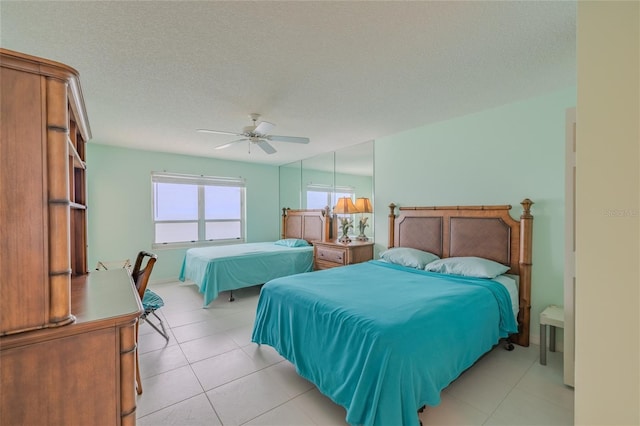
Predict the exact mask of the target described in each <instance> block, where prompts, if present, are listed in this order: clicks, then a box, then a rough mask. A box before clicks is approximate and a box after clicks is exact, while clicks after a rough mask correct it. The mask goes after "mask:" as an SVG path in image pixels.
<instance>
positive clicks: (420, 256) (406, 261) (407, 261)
mask: <svg viewBox="0 0 640 426" xmlns="http://www.w3.org/2000/svg"><path fill="white" fill-rule="evenodd" d="M380 257H381V258H382V259H384V260H386V261H387V262H389V263H395V264H396V265H402V266H407V267H409V268H418V269H424V267H425V265H427V264H428V263H429V262H433V261H434V260H437V259H440V258H439V257H438V256H436V255H435V254H433V253H429V252H428V251H422V250H418V249H414V248H410V247H394V248H390V249H389V250H386V251H384V252H382V253H381V254H380Z"/></svg>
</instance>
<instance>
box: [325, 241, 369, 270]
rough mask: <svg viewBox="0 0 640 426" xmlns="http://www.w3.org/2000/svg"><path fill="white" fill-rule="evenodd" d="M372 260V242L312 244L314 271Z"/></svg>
mask: <svg viewBox="0 0 640 426" xmlns="http://www.w3.org/2000/svg"><path fill="white" fill-rule="evenodd" d="M371 259H373V241H356V240H354V241H352V242H350V243H348V244H343V243H339V242H337V241H335V240H334V241H328V242H316V243H313V261H314V262H313V263H314V269H316V270H318V269H329V268H335V267H336V266H344V265H352V264H354V263H360V262H366V261H367V260H371Z"/></svg>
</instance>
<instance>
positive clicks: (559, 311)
mask: <svg viewBox="0 0 640 426" xmlns="http://www.w3.org/2000/svg"><path fill="white" fill-rule="evenodd" d="M547 325H548V326H549V351H551V352H555V351H556V327H560V328H564V309H563V308H562V306H556V305H550V306H547V308H546V309H545V310H544V311H542V312H541V313H540V364H541V365H547Z"/></svg>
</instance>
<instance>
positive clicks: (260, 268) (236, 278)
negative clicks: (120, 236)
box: [179, 242, 313, 306]
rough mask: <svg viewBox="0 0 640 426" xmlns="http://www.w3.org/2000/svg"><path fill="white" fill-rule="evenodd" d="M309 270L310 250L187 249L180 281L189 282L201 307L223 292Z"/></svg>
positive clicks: (269, 245)
mask: <svg viewBox="0 0 640 426" xmlns="http://www.w3.org/2000/svg"><path fill="white" fill-rule="evenodd" d="M312 269H313V247H312V246H310V245H309V246H304V247H286V246H282V245H277V244H275V243H274V242H263V243H245V244H235V245H225V246H213V247H201V248H192V249H189V250H187V252H186V253H185V256H184V260H183V261H182V268H181V269H180V276H179V279H180V281H185V280H186V279H189V280H192V281H193V282H195V283H196V285H197V286H198V288H199V289H200V293H202V294H203V295H204V305H205V306H207V305H208V304H209V303H211V302H212V301H213V300H214V299H215V298H216V297H218V293H220V292H221V291H226V290H237V289H239V288H244V287H249V286H254V285H258V284H263V283H266V282H267V281H269V280H272V279H274V278H279V277H284V276H287V275H293V274H299V273H302V272H309V271H311V270H312Z"/></svg>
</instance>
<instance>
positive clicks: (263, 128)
mask: <svg viewBox="0 0 640 426" xmlns="http://www.w3.org/2000/svg"><path fill="white" fill-rule="evenodd" d="M249 118H250V119H251V121H253V124H252V125H251V126H246V127H245V128H244V129H242V132H241V133H235V132H225V131H221V130H209V129H196V131H198V132H202V133H215V134H219V135H232V136H241V137H242V138H241V139H237V140H235V141H231V142H229V143H225V144H223V145H218V146H216V147H215V149H223V148H227V147H229V146H231V145H233V144H234V143H236V142H243V141H249V152H251V144H255V145H258V146H259V147H260V148H262V150H263V151H264V152H266V153H267V154H273V153H274V152H276V149H275V148H274V147H273V146H271V144H269V141H277V142H293V143H309V138H301V137H295V136H277V135H270V134H269V132H270V131H271V129H273V128H274V127H275V124H273V123H269V122H268V121H261V122H260V123H259V124H256V122H257V121H258V119H259V118H260V114H255V113H253V114H249Z"/></svg>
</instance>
